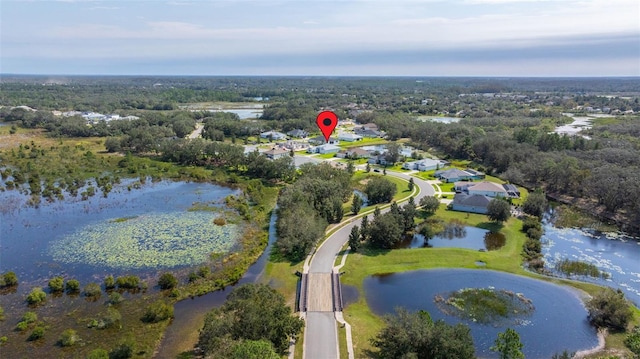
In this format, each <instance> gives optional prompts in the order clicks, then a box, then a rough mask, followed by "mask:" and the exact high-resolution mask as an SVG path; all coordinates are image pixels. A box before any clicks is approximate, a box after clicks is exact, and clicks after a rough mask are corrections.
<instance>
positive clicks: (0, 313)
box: [0, 307, 4, 321]
mask: <svg viewBox="0 0 640 359" xmlns="http://www.w3.org/2000/svg"><path fill="white" fill-rule="evenodd" d="M2 320H4V308H2V307H0V321H2Z"/></svg>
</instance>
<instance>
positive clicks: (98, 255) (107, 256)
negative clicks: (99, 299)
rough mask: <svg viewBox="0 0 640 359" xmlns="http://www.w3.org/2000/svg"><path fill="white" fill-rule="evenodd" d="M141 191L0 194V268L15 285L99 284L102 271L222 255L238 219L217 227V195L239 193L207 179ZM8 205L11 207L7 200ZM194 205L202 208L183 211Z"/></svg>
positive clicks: (142, 269) (142, 270)
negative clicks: (31, 196) (60, 280)
mask: <svg viewBox="0 0 640 359" xmlns="http://www.w3.org/2000/svg"><path fill="white" fill-rule="evenodd" d="M148 183H149V184H147V185H144V186H143V187H142V188H140V189H132V190H130V191H129V190H127V185H126V184H121V185H118V186H115V187H114V189H113V191H111V193H109V195H108V197H107V198H103V197H102V195H101V193H99V194H96V196H94V197H91V198H89V199H88V200H86V201H81V200H79V199H77V198H74V199H65V200H62V201H57V202H54V203H50V204H48V203H46V202H44V201H43V203H42V205H40V207H39V208H33V207H26V206H22V205H20V203H21V201H24V199H25V197H26V196H23V195H21V194H19V193H18V192H16V191H6V192H2V193H0V203H4V204H5V205H4V206H3V207H7V208H5V210H4V211H0V224H1V226H0V238H2V241H1V242H0V251H1V256H2V258H1V262H0V263H1V267H0V271H9V270H11V271H15V272H16V274H17V275H18V278H19V279H20V282H21V283H23V284H27V285H21V286H20V290H27V289H29V285H28V284H34V282H35V284H38V285H46V281H47V280H48V279H50V278H51V277H52V276H55V275H63V276H66V277H75V278H77V279H79V280H80V281H81V282H83V281H87V280H91V281H97V282H101V281H102V278H103V277H104V276H105V275H107V274H113V275H120V274H124V273H131V274H137V275H145V274H153V272H155V271H157V270H158V269H161V268H178V267H185V266H195V265H198V264H200V263H203V262H205V261H206V260H207V259H208V255H209V254H210V253H211V252H228V251H229V250H231V249H232V248H233V246H234V245H235V244H236V240H237V237H238V235H239V234H240V227H239V224H229V223H227V224H226V225H223V226H216V225H215V224H213V219H215V218H216V217H218V216H223V213H221V211H223V210H224V208H225V207H224V204H223V199H224V198H225V197H226V196H228V195H231V194H237V193H238V191H237V190H234V189H230V188H226V187H221V186H216V185H212V184H206V183H184V182H170V181H167V182H159V183H153V184H151V183H150V182H148ZM9 204H11V205H9ZM195 204H203V205H205V204H206V207H207V208H206V210H199V211H190V209H193V208H192V207H193V206H194V205H195Z"/></svg>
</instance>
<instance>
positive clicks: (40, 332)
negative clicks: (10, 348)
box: [27, 325, 46, 341]
mask: <svg viewBox="0 0 640 359" xmlns="http://www.w3.org/2000/svg"><path fill="white" fill-rule="evenodd" d="M45 332H46V328H45V327H44V326H42V325H36V327H35V328H33V331H32V332H31V334H29V338H27V340H29V341H34V340H38V339H41V338H43V337H44V333H45Z"/></svg>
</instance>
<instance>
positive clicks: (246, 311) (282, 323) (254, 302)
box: [198, 284, 304, 355]
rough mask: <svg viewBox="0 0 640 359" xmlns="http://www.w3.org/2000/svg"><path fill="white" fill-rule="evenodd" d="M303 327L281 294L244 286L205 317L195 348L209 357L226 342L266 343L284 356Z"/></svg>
mask: <svg viewBox="0 0 640 359" xmlns="http://www.w3.org/2000/svg"><path fill="white" fill-rule="evenodd" d="M303 326H304V323H303V322H302V320H301V319H299V318H297V317H295V316H293V315H292V313H291V308H289V307H288V306H287V305H286V303H285V300H284V297H283V296H282V295H281V294H280V293H278V292H276V291H275V290H274V289H272V288H270V287H269V286H267V285H264V284H244V285H241V286H239V287H236V288H235V289H234V290H233V291H232V292H231V293H230V294H229V296H228V297H227V301H226V302H225V303H224V304H223V305H222V307H220V308H216V309H213V310H212V311H210V312H209V313H208V314H207V315H206V317H205V323H204V327H203V329H202V330H201V331H200V337H199V340H198V347H199V348H201V349H202V350H203V352H204V354H205V355H209V354H211V353H214V352H216V351H217V350H218V349H219V348H220V347H221V346H223V344H224V342H225V341H226V340H227V341H228V339H231V340H240V339H245V340H267V341H269V342H270V343H271V344H273V347H274V348H275V350H276V352H277V353H278V354H280V355H284V354H285V353H286V352H287V350H288V348H289V340H290V339H291V338H296V337H297V335H298V333H299V332H300V330H301V329H302V327H303Z"/></svg>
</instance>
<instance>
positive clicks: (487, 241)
mask: <svg viewBox="0 0 640 359" xmlns="http://www.w3.org/2000/svg"><path fill="white" fill-rule="evenodd" d="M504 243H505V237H504V235H503V234H502V233H494V232H489V231H488V230H486V229H482V228H478V227H471V226H462V227H461V228H458V229H454V228H451V226H449V225H448V226H447V227H446V228H445V230H444V231H442V232H440V233H438V234H436V235H435V236H434V237H433V238H431V239H429V241H428V242H426V243H425V241H424V236H423V235H421V234H415V235H414V236H413V237H412V238H411V239H409V240H404V241H402V242H401V243H400V245H399V246H398V247H399V248H423V247H426V248H466V249H474V250H495V249H499V248H501V247H502V246H503V245H504Z"/></svg>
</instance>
